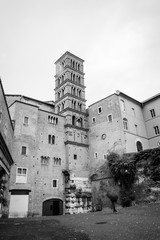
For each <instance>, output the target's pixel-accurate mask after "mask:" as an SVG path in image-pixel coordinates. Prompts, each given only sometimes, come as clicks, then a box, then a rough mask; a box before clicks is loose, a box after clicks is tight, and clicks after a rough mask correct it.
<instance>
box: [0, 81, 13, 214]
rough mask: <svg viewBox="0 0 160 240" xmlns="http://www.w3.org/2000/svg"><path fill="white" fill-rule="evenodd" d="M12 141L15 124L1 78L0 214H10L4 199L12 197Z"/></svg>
mask: <svg viewBox="0 0 160 240" xmlns="http://www.w3.org/2000/svg"><path fill="white" fill-rule="evenodd" d="M12 142H13V125H12V121H11V118H10V114H9V111H8V106H7V102H6V98H5V94H4V90H3V86H2V82H1V80H0V187H1V189H0V190H1V191H0V200H1V201H0V215H5V214H8V207H7V206H6V207H5V206H4V205H3V199H6V200H7V201H9V198H10V196H9V180H10V170H11V166H12V164H13V158H12ZM4 183H5V184H4ZM3 185H4V186H5V188H4V187H3Z"/></svg>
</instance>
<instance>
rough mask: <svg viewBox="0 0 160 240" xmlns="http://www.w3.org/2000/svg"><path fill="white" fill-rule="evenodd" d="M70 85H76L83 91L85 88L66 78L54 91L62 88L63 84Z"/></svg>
mask: <svg viewBox="0 0 160 240" xmlns="http://www.w3.org/2000/svg"><path fill="white" fill-rule="evenodd" d="M67 82H68V83H72V84H73V85H76V86H78V87H81V88H83V89H85V88H86V86H84V85H82V84H79V83H77V82H73V81H72V80H71V79H69V78H66V79H65V80H64V81H63V82H62V83H61V84H59V85H58V87H56V88H55V89H54V90H55V91H57V90H58V89H59V88H60V87H62V86H63V85H64V84H65V83H67Z"/></svg>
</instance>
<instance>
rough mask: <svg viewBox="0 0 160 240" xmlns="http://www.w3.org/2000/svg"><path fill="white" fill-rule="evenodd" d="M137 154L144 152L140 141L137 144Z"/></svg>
mask: <svg viewBox="0 0 160 240" xmlns="http://www.w3.org/2000/svg"><path fill="white" fill-rule="evenodd" d="M136 147H137V152H140V151H142V150H143V146H142V143H141V142H140V141H137V142H136Z"/></svg>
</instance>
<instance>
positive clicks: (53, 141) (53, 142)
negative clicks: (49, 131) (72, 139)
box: [52, 135, 55, 144]
mask: <svg viewBox="0 0 160 240" xmlns="http://www.w3.org/2000/svg"><path fill="white" fill-rule="evenodd" d="M52 144H55V136H54V135H52Z"/></svg>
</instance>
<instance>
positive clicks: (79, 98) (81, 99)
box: [55, 93, 87, 104]
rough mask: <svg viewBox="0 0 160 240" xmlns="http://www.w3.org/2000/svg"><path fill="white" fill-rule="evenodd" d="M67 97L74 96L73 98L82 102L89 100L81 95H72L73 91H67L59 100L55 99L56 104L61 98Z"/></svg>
mask: <svg viewBox="0 0 160 240" xmlns="http://www.w3.org/2000/svg"><path fill="white" fill-rule="evenodd" d="M65 97H72V98H76V99H78V100H80V101H82V102H86V101H87V100H86V99H83V98H81V97H77V96H75V95H72V94H71V93H66V94H64V95H63V96H62V97H60V98H59V99H58V100H56V101H55V104H57V103H58V102H60V101H61V100H63V99H64V98H65Z"/></svg>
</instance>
